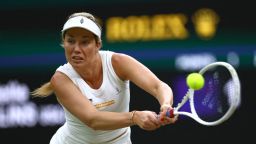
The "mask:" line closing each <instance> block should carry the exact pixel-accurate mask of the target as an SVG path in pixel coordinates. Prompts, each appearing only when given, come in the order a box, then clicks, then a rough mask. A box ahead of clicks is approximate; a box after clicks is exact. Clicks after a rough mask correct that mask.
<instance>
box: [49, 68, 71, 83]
mask: <svg viewBox="0 0 256 144" xmlns="http://www.w3.org/2000/svg"><path fill="white" fill-rule="evenodd" d="M68 81H70V79H69V78H68V76H66V75H65V74H64V73H62V72H59V71H56V72H55V73H54V74H53V76H52V77H51V80H50V82H51V85H52V86H53V87H55V86H61V85H63V84H65V83H66V82H68Z"/></svg>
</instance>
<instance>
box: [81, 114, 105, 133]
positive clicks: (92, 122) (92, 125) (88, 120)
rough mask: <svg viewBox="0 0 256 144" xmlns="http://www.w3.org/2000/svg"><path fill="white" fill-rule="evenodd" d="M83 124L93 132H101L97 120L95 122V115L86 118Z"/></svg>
mask: <svg viewBox="0 0 256 144" xmlns="http://www.w3.org/2000/svg"><path fill="white" fill-rule="evenodd" d="M84 123H85V124H86V125H87V126H88V127H90V128H91V129H93V130H101V129H100V127H99V120H97V118H96V115H95V114H93V115H91V116H90V117H88V118H86V120H84Z"/></svg>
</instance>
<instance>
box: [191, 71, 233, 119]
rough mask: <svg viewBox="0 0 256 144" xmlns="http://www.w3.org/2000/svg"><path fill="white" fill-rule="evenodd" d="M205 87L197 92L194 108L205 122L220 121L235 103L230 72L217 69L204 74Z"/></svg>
mask: <svg viewBox="0 0 256 144" xmlns="http://www.w3.org/2000/svg"><path fill="white" fill-rule="evenodd" d="M204 77H205V81H206V83H205V86H204V88H203V89H201V90H199V91H195V96H194V99H195V100H194V107H195V109H196V113H197V115H198V116H199V117H200V118H201V119H202V120H204V121H208V122H211V121H216V120H218V119H220V118H221V117H222V116H223V115H224V114H225V113H226V112H227V111H228V109H229V107H231V105H232V104H233V103H234V99H232V95H233V93H234V87H233V84H232V77H231V75H230V73H229V71H228V70H227V69H225V68H223V67H215V68H214V69H212V70H209V71H206V72H205V74H204Z"/></svg>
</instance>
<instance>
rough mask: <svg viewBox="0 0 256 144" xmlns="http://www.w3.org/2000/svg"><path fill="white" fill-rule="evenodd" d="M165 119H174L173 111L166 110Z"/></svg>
mask: <svg viewBox="0 0 256 144" xmlns="http://www.w3.org/2000/svg"><path fill="white" fill-rule="evenodd" d="M165 115H166V116H167V117H170V118H173V117H174V109H171V108H170V109H168V110H167V111H166V114H165Z"/></svg>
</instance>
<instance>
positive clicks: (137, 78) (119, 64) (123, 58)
mask: <svg viewBox="0 0 256 144" xmlns="http://www.w3.org/2000/svg"><path fill="white" fill-rule="evenodd" d="M112 63H113V66H114V69H115V71H116V73H117V75H118V76H119V77H120V78H121V79H123V80H130V81H132V82H133V83H134V84H136V85H137V86H138V87H140V88H142V89H143V90H145V91H146V92H148V93H150V94H151V95H152V96H154V97H155V98H156V99H157V100H158V101H159V103H160V105H172V103H173V93H172V89H171V88H170V87H169V86H168V85H167V84H166V83H164V82H162V81H161V80H159V79H158V78H157V77H156V76H155V74H153V73H152V72H151V71H150V70H149V69H148V68H147V67H145V66H144V65H142V64H141V63H140V62H138V61H137V60H135V59H134V58H132V57H130V56H128V55H125V54H114V55H113V57H112Z"/></svg>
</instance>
